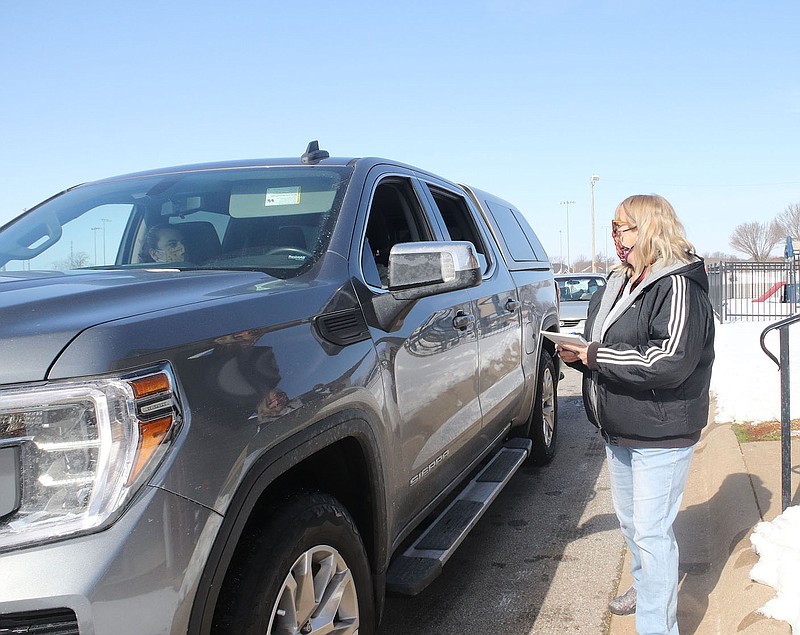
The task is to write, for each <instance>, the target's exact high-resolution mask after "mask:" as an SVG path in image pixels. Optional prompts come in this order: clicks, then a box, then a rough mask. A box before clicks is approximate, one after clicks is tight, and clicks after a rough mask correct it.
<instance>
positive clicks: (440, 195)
mask: <svg viewBox="0 0 800 635" xmlns="http://www.w3.org/2000/svg"><path fill="white" fill-rule="evenodd" d="M428 189H429V192H430V195H431V198H432V199H433V202H434V203H435V205H436V207H437V209H438V211H439V213H440V214H441V220H442V222H443V223H444V225H445V228H446V231H447V233H448V236H449V238H450V240H467V241H469V242H471V243H472V244H473V245H475V249H476V251H477V252H478V254H480V255H481V256H482V257H483V265H484V275H483V281H482V283H481V284H480V285H479V286H477V287H475V288H473V289H470V290H469V293H470V295H471V296H472V299H473V302H474V306H475V307H476V317H477V320H478V323H477V328H478V355H479V357H480V371H479V379H478V386H479V388H478V389H479V392H480V401H481V410H482V412H483V424H484V434H485V436H486V437H487V439H486V440H487V441H491V440H492V439H493V438H494V437H495V436H497V435H498V434H500V432H502V430H503V429H504V428H505V427H507V426H508V424H509V423H511V422H512V421H513V422H514V423H517V421H516V419H517V418H519V417H521V416H524V413H523V412H521V411H520V404H521V402H522V399H523V394H524V388H525V374H524V372H523V370H522V323H521V319H520V314H521V312H520V301H519V297H518V295H517V288H516V286H515V285H514V280H513V279H512V278H511V274H510V273H509V271H508V269H507V268H506V267H505V265H504V263H503V262H502V261H501V260H500V257H499V254H498V251H497V249H495V248H494V247H493V246H492V244H491V242H490V238H489V235H488V231H487V230H486V228H484V227H483V225H482V222H481V220H480V218H479V214H477V213H476V212H475V211H474V210H473V209H472V207H471V203H469V202H468V201H467V199H466V197H465V196H463V195H461V194H460V193H458V192H454V191H452V190H450V189H448V188H445V187H438V186H436V185H435V184H431V183H429V184H428Z"/></svg>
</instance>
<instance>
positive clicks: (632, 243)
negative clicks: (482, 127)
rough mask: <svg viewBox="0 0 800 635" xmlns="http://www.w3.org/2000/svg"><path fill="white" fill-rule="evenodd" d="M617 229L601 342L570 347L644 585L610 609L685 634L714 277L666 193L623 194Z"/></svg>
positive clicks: (593, 314) (602, 303)
mask: <svg viewBox="0 0 800 635" xmlns="http://www.w3.org/2000/svg"><path fill="white" fill-rule="evenodd" d="M612 234H613V237H614V244H615V246H616V249H617V255H618V256H619V259H620V264H619V265H618V266H617V267H615V269H614V270H613V271H612V273H611V275H610V276H609V279H608V284H607V285H606V286H605V287H604V288H601V289H600V291H599V292H597V293H596V294H595V295H593V296H592V299H591V301H590V304H589V314H588V319H587V321H586V332H585V333H584V337H585V339H586V340H587V341H588V342H589V345H588V346H587V347H580V346H573V345H562V346H559V353H560V355H561V358H562V359H563V360H564V361H565V362H566V363H568V364H570V365H572V366H574V367H576V368H578V369H580V370H581V371H582V372H583V375H584V378H583V401H584V406H585V408H586V413H587V416H588V417H589V420H590V421H591V422H592V423H594V424H595V425H596V426H597V427H598V428H599V430H600V434H602V436H603V438H604V439H605V442H606V456H607V459H608V468H609V473H610V476H611V492H612V498H613V501H614V509H615V511H616V514H617V518H618V519H619V523H620V527H621V529H622V533H623V535H624V536H625V540H626V542H627V544H628V548H629V549H630V552H631V560H632V574H633V581H634V582H633V586H632V587H631V588H630V589H629V590H628V591H627V592H626V593H624V594H623V595H621V596H619V597H617V598H614V600H612V601H611V603H610V604H609V610H611V611H612V612H613V613H616V614H618V615H627V614H630V613H634V612H635V613H636V629H637V631H638V632H639V633H640V634H641V635H645V634H647V635H656V634H658V635H677V634H678V625H677V617H676V615H677V599H678V545H677V542H676V540H675V534H674V533H673V530H672V524H673V521H674V520H675V516H676V515H677V514H678V510H679V509H680V505H681V499H682V497H683V490H684V486H685V485H686V477H687V475H688V472H689V463H690V461H691V458H692V453H693V452H694V445H695V443H697V441H698V439H699V438H700V431H701V430H702V428H703V427H704V426H705V425H706V422H707V421H708V405H709V396H708V389H709V384H710V383H711V365H712V363H713V361H714V319H713V313H712V310H711V304H710V302H709V300H708V277H707V275H706V271H705V267H704V264H703V260H702V259H701V258H699V257H698V256H696V255H695V252H694V247H693V246H692V244H691V243H690V242H689V241H688V240H687V239H686V237H685V234H684V229H683V225H682V224H681V222H680V220H679V219H678V217H677V216H676V214H675V210H674V209H673V208H672V205H670V204H669V202H668V201H667V200H666V199H664V198H662V197H661V196H656V195H636V196H631V197H628V198H626V199H625V200H624V201H622V203H621V204H620V205H619V207H617V210H616V213H615V218H614V220H613V221H612Z"/></svg>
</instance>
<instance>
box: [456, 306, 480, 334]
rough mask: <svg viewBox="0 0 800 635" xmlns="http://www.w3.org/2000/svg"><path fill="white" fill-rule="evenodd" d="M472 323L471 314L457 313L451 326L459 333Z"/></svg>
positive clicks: (472, 317)
mask: <svg viewBox="0 0 800 635" xmlns="http://www.w3.org/2000/svg"><path fill="white" fill-rule="evenodd" d="M474 321H475V316H474V315H472V313H464V312H463V311H459V312H458V313H456V316H455V317H454V318H453V326H455V327H456V328H457V329H458V330H459V331H466V330H467V329H468V328H469V325H470V324H472V323H473V322H474Z"/></svg>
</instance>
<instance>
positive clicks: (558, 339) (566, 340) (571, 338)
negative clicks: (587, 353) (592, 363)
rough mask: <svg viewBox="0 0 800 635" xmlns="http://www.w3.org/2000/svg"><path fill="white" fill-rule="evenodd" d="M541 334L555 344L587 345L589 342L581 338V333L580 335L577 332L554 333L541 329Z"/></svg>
mask: <svg viewBox="0 0 800 635" xmlns="http://www.w3.org/2000/svg"><path fill="white" fill-rule="evenodd" d="M542 335H544V336H545V337H546V338H547V339H549V340H551V341H553V342H555V343H556V344H573V345H575V346H589V342H587V341H586V340H585V339H583V335H580V334H579V333H554V332H552V331H542Z"/></svg>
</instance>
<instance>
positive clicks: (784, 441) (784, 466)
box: [761, 314, 800, 511]
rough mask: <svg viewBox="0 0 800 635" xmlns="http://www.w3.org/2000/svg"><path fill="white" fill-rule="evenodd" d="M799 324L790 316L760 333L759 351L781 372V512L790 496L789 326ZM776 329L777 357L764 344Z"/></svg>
mask: <svg viewBox="0 0 800 635" xmlns="http://www.w3.org/2000/svg"><path fill="white" fill-rule="evenodd" d="M797 322H800V314H796V315H791V316H789V317H788V318H784V319H783V320H778V321H777V322H774V323H772V324H770V325H769V326H768V327H767V328H765V329H764V330H763V331H762V332H761V350H763V351H764V352H765V353H766V354H767V356H768V357H769V358H770V359H771V360H772V361H773V362H775V363H776V364H777V365H778V369H779V370H780V372H781V510H782V511H786V508H787V507H789V504H790V503H791V496H792V470H791V467H792V443H791V442H792V418H791V409H790V405H791V390H790V385H789V377H790V375H789V326H790V325H792V324H795V323H797ZM775 329H778V332H779V334H780V340H779V346H778V349H779V353H778V354H779V355H780V359H778V358H777V357H775V355H773V354H772V352H771V351H770V350H768V349H767V347H766V345H765V344H764V338H765V337H766V335H767V333H769V332H770V331H774V330H775Z"/></svg>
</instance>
